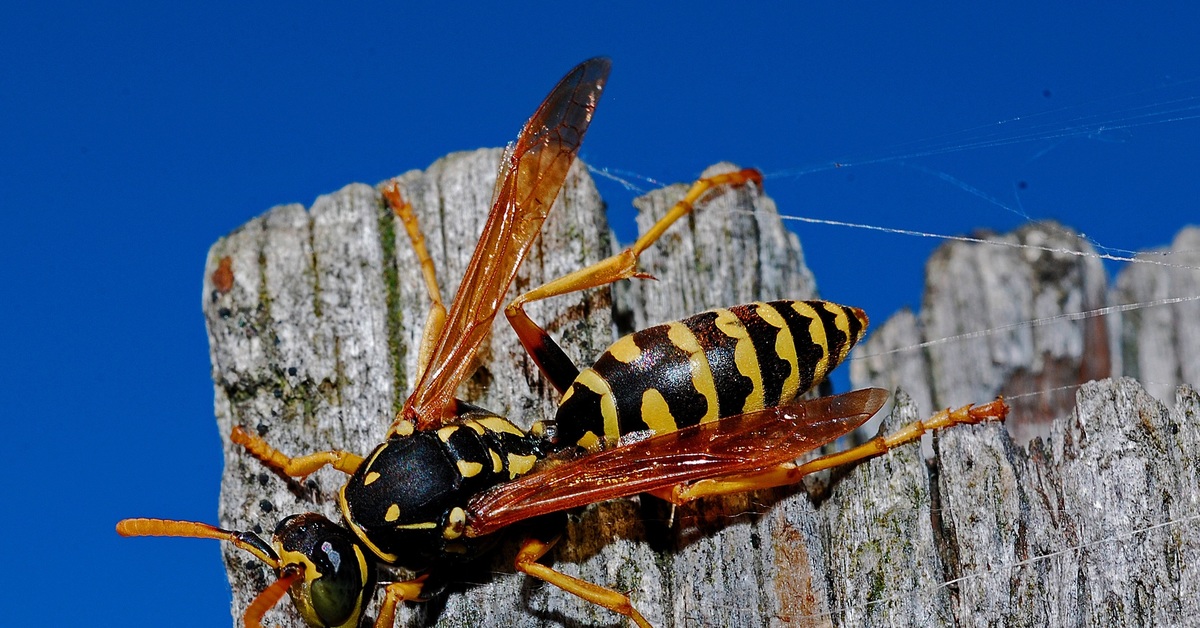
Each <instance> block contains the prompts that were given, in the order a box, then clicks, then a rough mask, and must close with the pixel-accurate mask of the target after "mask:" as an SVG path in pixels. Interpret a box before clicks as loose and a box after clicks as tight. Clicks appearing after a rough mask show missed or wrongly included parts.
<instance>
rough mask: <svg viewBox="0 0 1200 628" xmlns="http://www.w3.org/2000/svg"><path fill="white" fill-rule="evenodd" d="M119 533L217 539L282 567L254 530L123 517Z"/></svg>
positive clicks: (275, 567) (277, 558) (274, 567)
mask: <svg viewBox="0 0 1200 628" xmlns="http://www.w3.org/2000/svg"><path fill="white" fill-rule="evenodd" d="M117 534H120V535H121V536H173V537H185V538H193V539H216V540H218V541H228V542H230V543H233V544H234V545H236V546H237V547H238V548H240V549H243V550H245V551H247V552H249V553H251V554H254V556H255V557H257V558H258V559H259V560H261V561H263V562H264V563H266V564H267V565H269V566H271V567H272V568H273V569H279V566H280V565H279V557H278V556H276V555H275V550H273V549H271V546H270V545H267V543H266V541H263V540H262V539H261V538H259V537H258V535H256V534H254V533H253V532H241V531H238V530H226V529H224V528H218V527H216V526H212V525H208V524H207V523H199V522H196V521H176V520H173V519H122V520H121V521H118V522H117Z"/></svg>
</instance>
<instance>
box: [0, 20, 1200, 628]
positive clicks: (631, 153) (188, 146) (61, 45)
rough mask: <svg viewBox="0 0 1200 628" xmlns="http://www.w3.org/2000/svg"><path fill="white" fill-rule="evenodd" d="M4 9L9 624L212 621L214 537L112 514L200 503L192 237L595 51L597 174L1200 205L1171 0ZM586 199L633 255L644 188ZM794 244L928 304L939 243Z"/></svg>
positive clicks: (443, 137) (438, 130)
mask: <svg viewBox="0 0 1200 628" xmlns="http://www.w3.org/2000/svg"><path fill="white" fill-rule="evenodd" d="M14 4H15V3H6V4H5V6H3V7H2V8H0V55H2V57H3V58H4V59H5V62H4V63H3V64H0V141H2V144H0V207H2V208H3V210H4V217H5V219H6V220H8V223H7V226H6V228H5V229H3V231H2V232H0V240H2V245H0V269H2V270H0V273H2V282H3V285H4V286H5V287H6V288H7V293H6V298H5V305H4V307H2V308H0V338H2V340H3V345H2V346H3V349H4V354H5V357H6V359H5V360H3V361H2V363H0V386H2V388H0V392H2V393H3V395H4V399H5V403H4V411H3V412H4V416H5V419H6V420H5V421H4V427H5V429H6V430H7V438H5V439H3V445H0V447H2V448H3V449H2V450H0V451H2V459H3V460H4V464H5V470H6V472H8V473H10V474H11V475H10V477H14V478H17V479H18V482H17V484H16V486H15V487H14V488H13V489H11V490H10V491H8V492H7V495H8V496H9V497H8V500H7V502H8V508H7V512H8V516H6V517H5V518H4V522H3V524H2V525H3V526H4V538H5V539H6V540H7V543H6V546H7V553H6V559H7V563H8V565H9V566H10V572H11V573H10V580H13V579H15V581H10V584H9V585H8V587H7V588H6V591H7V592H8V599H10V600H19V603H17V604H10V605H8V607H9V608H8V609H7V610H6V611H5V621H6V622H11V623H12V624H13V625H24V624H31V625H47V626H59V625H61V626H65V625H75V624H77V623H78V622H80V621H85V620H93V621H97V622H100V623H115V622H123V623H124V624H125V625H129V626H151V625H154V626H158V625H163V624H164V623H171V624H174V625H178V626H212V625H223V624H224V623H225V622H227V621H228V607H227V605H226V603H227V592H226V585H225V578H224V575H223V572H222V566H221V563H220V558H219V553H218V548H217V544H216V543H212V542H201V541H194V542H189V541H165V542H162V543H157V542H150V541H127V540H120V539H118V538H117V537H116V535H115V534H114V533H113V531H112V526H113V523H114V522H115V521H116V520H117V519H119V518H121V517H124V516H131V515H151V514H157V515H161V516H170V517H175V518H191V519H199V520H206V521H214V520H215V518H216V504H217V490H218V479H219V475H220V470H221V453H220V444H219V439H218V435H217V433H216V430H215V427H214V424H213V422H212V418H211V416H212V385H211V381H210V380H209V364H208V355H207V346H206V338H205V333H204V327H203V324H204V323H203V319H202V317H201V314H200V282H201V273H202V270H203V264H204V256H205V251H206V250H207V247H208V246H209V245H210V244H211V243H212V242H213V241H214V240H216V239H217V238H218V237H220V236H221V235H223V234H225V233H227V232H228V231H230V230H232V229H234V228H235V227H237V226H238V225H240V224H242V223H244V222H245V221H247V220H248V219H250V218H251V217H253V216H255V215H257V214H259V213H261V212H263V211H265V210H266V209H268V208H269V207H271V206H273V205H276V204H281V203H289V202H301V203H305V204H309V203H311V202H312V200H313V199H314V198H315V197H316V196H318V195H319V194H322V193H326V192H330V191H333V190H336V189H338V188H341V187H342V186H343V185H345V184H347V183H350V182H354V181H363V182H368V183H375V182H378V181H380V180H382V179H384V178H386V177H388V176H391V175H395V174H398V173H401V172H404V171H406V170H409V169H412V168H424V167H426V166H427V165H428V164H429V163H431V162H432V161H433V160H435V159H436V158H438V157H439V156H441V155H444V154H446V153H448V152H451V151H456V150H464V149H473V148H477V147H480V146H499V145H502V144H504V143H505V142H506V141H508V140H510V139H512V138H513V136H514V135H515V133H516V131H517V130H518V128H519V127H520V124H521V123H522V122H523V121H524V120H525V118H526V117H527V116H528V115H529V114H530V113H531V112H532V110H533V108H534V107H535V106H536V104H537V103H538V102H539V100H540V98H542V96H544V95H545V93H546V92H547V90H549V88H550V87H551V86H552V85H553V84H554V82H555V81H556V80H557V79H558V78H559V77H560V76H561V75H562V74H563V73H564V72H565V71H566V70H568V69H569V68H570V67H571V66H572V65H574V64H575V63H577V62H579V61H580V60H582V59H585V58H587V57H590V56H595V55H598V54H603V55H607V56H610V57H612V58H613V61H614V70H613V76H612V79H611V81H610V83H609V87H608V90H607V91H606V94H605V97H604V100H603V102H602V103H601V106H600V109H599V111H598V113H597V116H596V119H595V122H594V124H593V125H592V129H591V131H590V133H589V135H588V139H587V143H586V144H585V145H584V148H583V151H582V155H583V157H584V159H586V160H587V161H588V162H589V163H590V164H592V165H593V166H596V167H603V168H609V169H612V170H614V171H622V172H627V173H634V174H636V175H637V176H639V177H647V178H650V179H653V180H656V181H661V182H675V181H687V180H691V179H692V178H693V177H695V176H696V175H697V174H698V173H699V172H700V171H701V170H702V169H703V168H704V167H705V166H707V165H709V164H710V163H713V162H716V161H720V160H731V161H735V162H738V163H740V164H742V165H747V166H757V167H759V168H761V169H763V170H764V171H765V172H766V173H767V174H768V179H767V182H766V185H767V191H768V193H770V194H771V195H772V196H774V197H775V198H776V199H777V201H778V202H779V205H780V208H781V210H782V211H783V212H784V213H786V214H794V215H802V216H807V217H815V218H825V219H833V220H845V221H850V222H860V223H869V224H873V225H881V226H888V227H898V228H905V229H914V230H922V231H933V232H938V233H965V232H969V231H971V230H973V229H976V228H991V229H995V230H999V231H1004V230H1008V229H1011V228H1013V227H1014V226H1016V225H1017V224H1019V223H1020V222H1021V220H1022V219H1021V218H1020V217H1019V216H1017V215H1016V213H1015V212H1014V211H1012V210H1018V211H1020V212H1025V213H1027V214H1028V215H1029V216H1032V217H1034V218H1037V219H1058V220H1061V221H1063V222H1065V223H1066V224H1068V225H1071V226H1074V227H1076V228H1077V229H1081V230H1083V231H1085V232H1086V233H1087V234H1088V235H1089V236H1090V237H1092V238H1093V239H1095V240H1096V241H1097V242H1100V243H1102V244H1104V245H1107V246H1112V247H1118V248H1126V249H1139V248H1145V247H1150V246H1158V245H1162V244H1165V243H1168V242H1169V241H1170V239H1171V237H1172V236H1173V235H1174V233H1175V232H1176V231H1177V230H1178V229H1179V228H1180V227H1181V226H1182V225H1184V224H1186V223H1188V222H1189V221H1190V222H1193V223H1194V222H1197V218H1198V217H1200V212H1197V209H1196V199H1198V198H1200V177H1197V176H1196V163H1197V149H1196V146H1197V145H1200V142H1198V140H1200V121H1197V120H1196V116H1197V115H1198V114H1197V111H1198V109H1197V104H1198V103H1200V100H1197V99H1198V97H1200V46H1197V45H1196V43H1195V32H1196V27H1197V25H1200V15H1198V13H1200V11H1198V10H1197V9H1196V8H1194V7H1193V6H1192V5H1191V4H1189V3H1178V4H1174V5H1171V4H1159V5H1156V8H1155V9H1154V10H1153V11H1151V10H1145V9H1139V8H1135V7H1133V6H1131V3H1114V2H1099V3H1088V4H1089V5H1090V6H1088V7H1087V8H1086V9H1081V8H1065V7H1056V6H1045V3H1039V2H1022V1H1018V2H1010V3H1000V5H1001V6H995V4H996V3H992V5H988V6H986V7H984V6H983V5H982V3H964V4H969V5H970V6H950V5H949V3H941V4H926V3H904V5H903V8H898V7H896V6H890V7H886V8H880V7H876V6H870V5H853V4H846V3H822V5H821V6H819V7H804V8H789V9H778V8H754V7H749V6H748V7H745V8H738V7H736V6H735V5H733V4H730V3H721V4H717V5H711V6H707V7H706V6H704V5H696V4H687V5H682V4H681V5H676V6H664V7H661V8H645V7H637V8H632V7H633V4H632V3H609V4H604V3H590V4H589V3H553V4H550V3H547V4H546V5H545V6H544V7H542V8H540V9H539V8H522V9H515V8H511V7H508V6H503V7H502V6H500V5H499V4H497V5H495V6H492V7H486V6H485V7H479V8H474V9H470V10H467V9H463V10H460V11H457V12H449V11H443V10H438V9H436V8H431V7H440V6H442V5H440V4H438V3H433V4H430V5H423V6H422V7H419V8H410V7H401V6H400V5H389V4H383V3H374V2H359V3H353V5H352V6H351V7H350V8H345V7H342V6H338V5H335V4H333V3H323V4H319V5H318V4H308V3H301V4H294V3H289V4H277V5H269V4H264V5H261V6H258V7H256V8H247V7H243V6H242V4H243V3H204V4H203V6H202V7H197V8H187V7H182V6H178V5H177V3H145V4H138V3H130V4H127V5H125V6H123V7H120V8H114V7H111V6H103V7H98V6H95V5H92V4H79V5H72V4H62V3H36V6H33V5H34V4H35V3H28V4H29V6H26V7H18V6H13V5H14ZM835 163H838V164H842V165H843V166H842V167H838V168H835V167H833V164H835ZM643 187H651V184H648V183H644V184H643ZM602 192H603V193H604V194H605V195H606V198H607V200H608V202H609V205H610V208H611V212H612V220H613V221H614V223H615V224H616V227H617V231H618V234H619V235H621V236H622V237H623V238H624V239H626V240H628V239H629V237H630V236H631V235H632V230H633V219H632V212H631V210H630V209H628V208H629V201H630V199H631V198H632V197H633V196H634V194H633V193H631V192H629V191H627V190H624V189H622V188H621V187H620V186H619V185H616V184H613V183H605V184H603V185H602ZM797 230H798V231H799V233H800V235H801V239H802V241H803V243H804V246H805V250H806V254H807V255H808V259H809V262H810V265H811V266H812V267H813V268H814V270H815V272H816V273H817V279H818V282H819V285H820V286H821V289H822V292H823V294H824V295H825V296H826V297H828V298H831V299H836V300H839V301H842V302H846V303H851V304H855V305H860V306H863V307H865V308H866V309H867V310H868V311H869V312H871V313H872V315H873V316H876V317H879V318H882V317H883V316H885V315H886V314H888V313H890V312H892V311H894V310H895V309H896V308H897V307H900V306H902V305H905V304H908V305H912V306H917V305H919V302H920V289H921V272H922V264H923V262H924V259H925V258H926V257H927V256H928V254H929V253H930V251H931V250H932V248H933V247H934V246H935V245H936V242H934V241H932V240H928V239H920V238H912V237H906V236H898V235H885V234H876V233H868V232H864V231H862V230H858V229H846V228H835V227H828V226H818V225H798V226H797ZM681 314H684V313H681ZM381 426H382V424H381ZM381 429H382V427H381ZM180 613H181V614H180ZM168 618H171V619H170V621H169V622H168V621H167V619H168Z"/></svg>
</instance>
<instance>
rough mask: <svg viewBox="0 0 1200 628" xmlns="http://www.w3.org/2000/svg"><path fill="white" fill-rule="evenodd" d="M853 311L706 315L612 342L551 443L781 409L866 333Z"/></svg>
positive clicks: (812, 305)
mask: <svg viewBox="0 0 1200 628" xmlns="http://www.w3.org/2000/svg"><path fill="white" fill-rule="evenodd" d="M866 327H867V317H866V314H864V313H863V311H862V310H860V309H858V308H854V307H846V306H842V305H837V304H835V303H829V302H827V301H772V302H770V303H748V304H745V305H737V306H734V307H730V308H720V309H715V310H709V311H707V312H704V313H702V314H697V315H696V316H692V317H690V318H686V319H684V320H681V321H675V322H671V323H666V324H663V325H657V326H655V327H651V328H649V329H645V330H642V331H639V332H637V333H634V334H631V335H629V336H625V337H624V338H621V339H620V340H618V341H617V342H615V343H613V345H612V346H611V347H609V349H608V350H607V351H605V352H604V354H603V355H601V356H600V359H599V360H597V361H596V363H595V364H594V365H593V366H592V367H591V368H588V369H585V370H584V371H583V372H581V373H580V374H579V377H578V378H576V380H575V381H574V382H573V383H572V385H571V387H570V388H569V389H567V392H566V393H565V394H564V395H563V399H562V401H561V403H560V405H559V409H558V413H557V415H556V426H557V440H558V442H559V443H562V444H568V443H571V444H577V445H580V446H582V447H585V448H588V449H596V448H602V447H606V446H610V445H611V444H613V443H615V442H616V441H617V440H618V439H619V438H620V437H621V436H622V435H624V434H630V433H633V432H639V431H645V430H652V431H654V432H655V433H664V432H670V431H674V430H676V429H679V428H682V427H687V426H691V425H696V424H697V423H702V422H706V421H715V420H717V419H720V418H723V417H728V416H733V415H737V414H742V413H744V412H750V411H754V410H759V409H762V408H765V407H771V406H775V405H778V404H780V403H782V402H786V401H790V400H791V399H794V398H795V397H796V396H797V395H800V394H802V393H804V392H806V391H808V390H809V389H811V388H812V387H813V386H814V385H816V384H818V383H820V381H821V380H822V379H824V378H825V376H826V374H828V373H829V371H831V370H832V369H833V368H834V367H836V366H837V365H838V364H840V363H841V362H842V360H844V359H845V358H846V355H847V354H848V353H849V352H850V348H851V347H852V346H854V343H856V342H858V340H859V339H860V338H862V336H863V333H864V332H865V331H866Z"/></svg>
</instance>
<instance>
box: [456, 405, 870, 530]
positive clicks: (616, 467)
mask: <svg viewBox="0 0 1200 628" xmlns="http://www.w3.org/2000/svg"><path fill="white" fill-rule="evenodd" d="M887 398H888V393H887V391H885V390H883V389H880V388H867V389H863V390H856V391H854V392H850V393H846V394H843V395H836V396H832V397H822V398H820V399H813V400H802V401H793V402H791V403H789V404H785V405H782V406H777V407H772V408H766V409H764V410H758V411H755V412H748V413H746V414H741V415H737V416H732V417H728V418H724V419H720V420H719V421H713V422H711V423H705V424H701V425H696V426H693V427H689V428H685V429H682V430H678V431H675V432H670V433H667V434H661V435H658V436H654V437H651V438H647V439H645V440H642V441H637V442H634V443H630V444H627V445H622V446H620V447H616V448H614V449H609V450H606V451H601V452H598V453H594V454H587V455H583V456H581V457H580V458H578V459H574V460H571V461H569V462H566V463H563V464H561V465H558V466H554V467H551V468H548V469H546V470H544V471H539V472H536V473H533V474H530V475H527V476H525V477H523V478H521V479H519V480H516V481H513V482H508V483H505V484H501V485H499V486H496V487H495V488H492V489H490V490H488V491H486V492H484V493H481V494H479V495H477V496H475V497H474V498H472V499H471V501H470V503H469V504H468V507H467V512H468V513H469V514H468V528H467V530H468V531H467V534H468V535H470V536H483V535H485V534H490V533H492V532H495V531H497V530H499V529H500V528H503V527H505V526H507V525H511V524H513V523H516V522H518V521H520V520H522V519H528V518H530V517H536V516H538V515H543V514H547V513H551V512H556V511H559V510H566V509H569V508H575V507H578V506H585V505H587V504H592V503H596V502H600V501H604V500H608V499H615V498H617V497H626V496H629V495H636V494H638V493H644V492H646V491H652V490H656V489H660V488H665V487H669V486H674V485H676V484H682V483H685V482H695V481H697V480H704V479H708V478H716V477H723V476H728V475H732V474H737V473H748V472H751V471H758V470H761V469H767V468H770V467H773V466H776V465H779V464H782V463H784V462H789V461H791V460H795V459H796V458H797V457H799V456H801V455H803V454H805V453H807V452H809V451H812V450H814V449H816V448H817V447H820V446H821V445H824V444H826V443H829V442H831V441H833V440H835V439H837V438H838V437H840V436H842V435H844V434H846V433H848V432H850V431H851V430H853V429H854V428H856V427H858V426H859V425H862V424H863V423H864V422H866V420H867V419H869V418H870V417H871V416H872V415H873V414H875V412H877V411H878V410H879V408H880V407H882V406H883V404H884V402H886V401H887Z"/></svg>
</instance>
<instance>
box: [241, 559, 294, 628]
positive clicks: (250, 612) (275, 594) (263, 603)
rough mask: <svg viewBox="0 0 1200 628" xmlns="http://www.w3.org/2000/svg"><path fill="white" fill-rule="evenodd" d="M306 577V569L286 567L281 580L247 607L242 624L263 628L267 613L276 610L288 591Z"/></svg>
mask: <svg viewBox="0 0 1200 628" xmlns="http://www.w3.org/2000/svg"><path fill="white" fill-rule="evenodd" d="M303 577H304V569H303V568H301V567H299V566H297V565H288V566H287V567H284V569H283V573H282V574H280V576H279V579H278V580H276V581H275V582H272V583H271V586H269V587H267V588H265V589H263V590H262V593H259V594H258V595H257V596H255V597H254V599H253V600H251V601H250V606H247V607H246V612H245V614H243V615H242V622H243V623H244V624H245V625H246V628H262V619H263V616H264V615H266V614H267V611H269V610H271V609H272V608H274V606H275V605H276V604H278V603H279V600H281V599H283V596H285V595H287V592H288V589H290V588H291V587H292V585H293V584H295V583H296V581H297V580H300V579H301V578H303Z"/></svg>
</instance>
